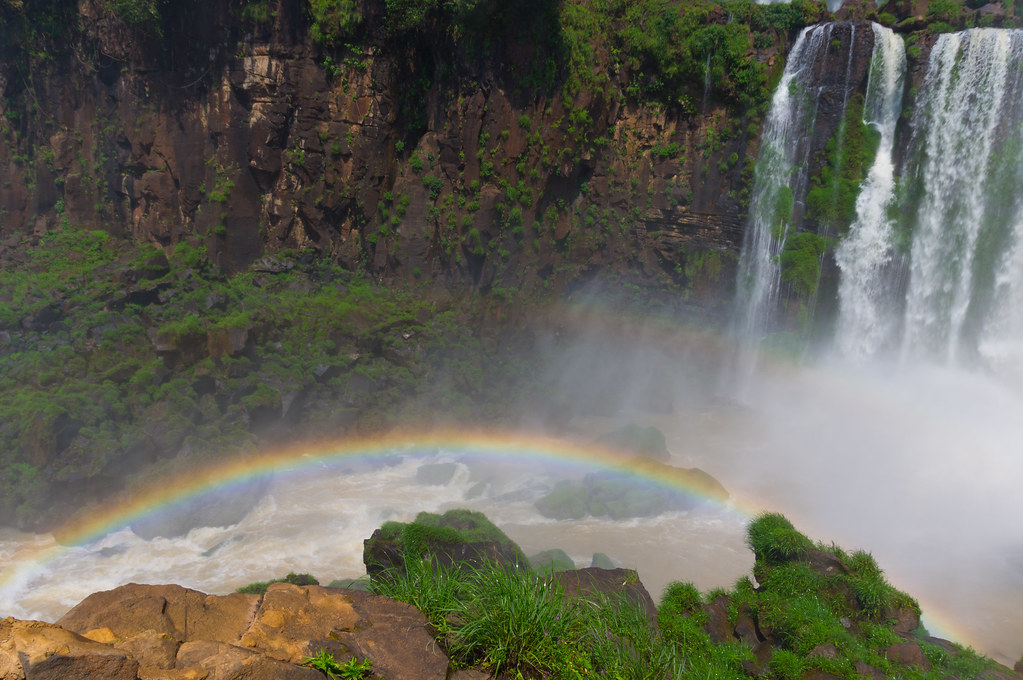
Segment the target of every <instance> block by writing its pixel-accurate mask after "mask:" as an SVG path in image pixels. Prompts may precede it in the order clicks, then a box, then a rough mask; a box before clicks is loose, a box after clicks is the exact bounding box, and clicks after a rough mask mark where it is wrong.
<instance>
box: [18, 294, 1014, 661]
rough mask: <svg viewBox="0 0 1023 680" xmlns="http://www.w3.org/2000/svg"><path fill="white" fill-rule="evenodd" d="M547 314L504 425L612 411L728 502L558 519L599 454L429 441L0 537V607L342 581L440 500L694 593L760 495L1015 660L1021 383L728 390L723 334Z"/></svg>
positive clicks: (855, 380) (737, 545)
mask: <svg viewBox="0 0 1023 680" xmlns="http://www.w3.org/2000/svg"><path fill="white" fill-rule="evenodd" d="M589 302H592V300H591V301H589ZM554 315H555V317H556V318H557V319H558V320H559V321H558V323H557V324H553V325H552V324H549V323H548V322H547V321H544V322H543V323H541V324H540V325H539V326H538V328H539V329H540V330H537V332H536V334H535V336H534V338H535V339H534V341H533V344H532V345H531V350H530V351H531V352H532V358H533V361H534V362H535V365H536V368H537V374H538V375H540V376H543V379H542V381H541V385H542V387H541V388H540V389H541V390H542V391H543V393H542V394H538V397H537V398H538V402H542V403H544V404H560V405H561V407H560V408H559V409H553V410H550V411H548V413H547V416H546V418H545V419H540V418H539V417H538V415H537V414H538V413H539V412H541V411H543V409H542V408H539V407H538V403H534V404H532V405H526V404H510V405H509V410H510V412H511V413H514V411H515V410H517V411H518V412H519V413H520V414H521V415H520V416H519V418H518V420H519V422H520V425H519V426H518V428H517V429H516V428H510V430H509V431H510V432H511V433H512V436H514V433H515V432H516V431H518V432H521V433H522V435H523V436H531V435H533V434H534V433H536V432H538V431H540V430H541V428H542V429H543V431H545V432H547V433H557V436H558V437H561V438H562V439H564V440H565V441H571V442H574V443H579V444H582V445H589V444H591V443H592V442H594V441H595V440H596V439H597V438H598V437H600V436H601V435H603V434H605V433H607V432H609V431H612V430H614V429H615V428H616V427H620V426H621V425H623V424H626V423H636V424H640V425H644V426H645V425H653V426H656V427H658V428H659V429H661V430H662V431H663V432H664V434H665V436H666V440H667V444H668V449H669V451H670V452H671V455H672V460H671V463H672V464H673V465H677V466H681V467H699V468H701V469H703V470H705V471H706V472H708V473H710V474H712V475H713V476H714V477H716V478H717V479H718V480H719V481H720V482H721V483H722V484H723V485H724V486H725V488H726V489H727V490H728V491H729V493H730V495H731V500H730V503H729V505H728V506H727V507H720V506H715V505H712V504H706V505H703V506H700V507H698V508H695V509H693V510H691V511H688V512H671V513H664V514H661V515H657V516H655V517H647V518H633V519H625V520H615V521H613V520H609V519H607V518H606V517H604V518H594V517H587V518H583V519H579V520H571V521H555V520H551V519H547V518H544V517H542V516H541V515H540V514H539V513H538V512H537V510H536V507H535V505H534V504H535V502H536V500H537V499H538V498H540V497H541V496H542V495H543V494H544V493H546V492H548V491H549V490H550V489H551V488H553V486H554V485H555V484H556V483H557V482H559V481H562V480H566V479H569V480H571V479H580V478H581V477H582V476H584V475H585V474H587V473H589V472H593V471H595V470H597V469H599V468H597V467H594V468H592V469H589V468H587V466H586V465H579V464H568V463H566V462H565V461H557V460H551V461H549V462H541V461H536V460H530V462H529V464H528V465H523V464H522V461H521V460H517V459H515V458H509V457H506V456H501V455H499V454H497V453H495V452H494V451H487V450H478V451H462V450H444V449H437V448H432V449H424V450H404V451H395V452H393V455H390V456H377V457H374V458H371V459H353V460H344V459H339V460H337V461H336V462H322V463H316V464H314V465H313V466H312V467H309V466H302V465H300V463H301V461H296V465H295V466H294V467H293V468H288V469H281V470H278V471H276V472H275V474H274V476H273V478H272V480H271V481H270V482H269V483H266V482H264V483H265V485H266V489H265V491H266V493H265V495H263V496H262V497H261V498H260V500H259V501H258V503H257V504H256V505H255V507H254V508H253V509H252V510H251V512H249V513H248V514H247V515H246V516H245V517H244V518H243V519H242V520H241V521H240V522H238V523H237V524H233V525H230V526H227V527H196V528H193V529H192V530H191V531H189V532H188V533H187V534H185V535H183V536H180V537H178V538H154V539H152V540H145V539H142V538H140V537H139V536H138V535H136V534H135V533H133V532H132V530H131V529H130V528H129V527H122V528H120V529H117V530H115V531H113V532H111V533H109V534H107V535H105V536H104V537H102V538H100V539H99V540H97V541H95V542H93V543H90V544H87V545H83V546H77V547H60V546H58V545H57V544H56V543H55V541H54V539H53V538H52V537H50V536H48V535H40V536H36V535H28V534H19V533H16V532H13V531H7V532H6V533H4V534H2V535H0V562H2V563H3V564H4V565H5V572H4V573H3V574H2V576H3V580H2V581H0V583H2V585H0V611H3V612H4V613H5V614H12V615H15V616H21V617H29V618H43V619H51V620H52V619H53V618H55V617H58V616H60V615H61V614H62V613H63V611H65V610H66V609H68V608H70V607H71V606H73V605H74V604H76V603H77V602H78V601H79V600H81V599H82V598H84V597H85V596H86V595H88V594H89V593H91V592H93V591H96V590H103V589H109V588H112V587H115V586H116V585H120V584H122V583H127V582H131V581H135V582H150V583H157V582H174V583H179V584H181V585H185V586H188V587H195V588H198V589H200V590H204V591H206V592H212V593H226V592H230V591H232V590H233V589H234V588H237V587H239V586H242V585H245V584H247V583H250V582H253V581H256V580H265V579H267V578H273V577H280V576H283V575H284V574H285V573H287V572H289V571H296V572H309V573H312V574H313V575H315V576H316V577H317V578H319V579H320V580H321V582H322V583H324V584H326V583H328V582H329V581H330V580H332V579H341V578H356V577H358V576H360V575H362V574H363V573H364V568H363V565H362V541H363V540H364V539H365V538H368V537H369V535H370V534H371V533H372V531H373V529H375V528H377V527H378V526H379V525H380V524H381V523H383V522H384V521H387V520H390V519H394V520H401V521H408V520H411V519H412V518H413V517H414V516H415V514H416V513H418V512H420V511H432V512H439V511H443V510H446V509H450V508H455V507H467V508H471V509H475V510H480V511H483V512H484V513H486V514H487V515H488V517H490V518H491V519H492V520H493V521H494V522H495V523H496V524H498V526H500V527H501V528H502V529H504V530H505V531H506V532H507V533H508V534H509V536H510V537H511V538H512V539H513V540H515V541H517V542H519V543H520V545H521V546H522V547H523V549H524V551H525V552H526V553H527V554H534V553H536V552H539V551H540V550H544V549H548V548H555V547H558V548H562V549H564V550H565V551H566V552H568V554H569V555H570V556H571V557H572V558H573V560H574V561H575V562H576V564H577V566H589V562H590V559H591V557H592V554H593V553H594V552H603V553H606V554H608V555H609V556H611V557H612V559H614V560H615V561H616V563H618V564H619V565H621V566H624V567H629V568H634V569H637V570H638V571H639V575H640V578H641V580H642V581H643V582H644V584H645V585H646V586H647V588H648V589H649V590H650V592H651V593H652V594H653V596H654V597H655V599H656V598H657V597H658V596H659V594H660V592H661V590H662V589H663V587H664V585H665V584H667V583H668V582H670V581H673V580H681V581H691V582H693V583H695V584H696V585H697V586H698V587H699V588H701V589H702V590H704V591H706V590H709V589H711V588H715V587H725V588H728V587H731V586H732V585H733V584H734V582H735V580H736V579H737V578H739V577H741V576H743V575H748V574H749V573H750V571H751V567H752V554H751V553H750V552H749V551H748V550H747V549H746V548H745V545H744V528H745V523H746V522H747V521H748V519H749V517H751V516H752V515H754V514H755V513H757V512H759V511H764V510H770V511H779V512H782V513H784V514H785V515H786V516H788V517H789V518H790V519H791V520H792V521H793V522H794V523H795V525H796V526H797V528H799V529H800V530H802V531H803V532H804V533H806V534H807V535H809V536H810V537H811V538H812V539H814V540H818V541H823V542H824V543H827V544H830V543H832V542H834V543H837V544H838V545H840V546H842V547H844V548H846V549H847V550H856V549H863V550H866V551H868V552H870V553H872V554H873V555H874V556H875V557H876V558H877V560H878V563H879V565H880V566H881V568H882V569H884V570H885V572H886V574H887V575H888V578H889V580H890V581H891V582H892V584H893V585H895V586H896V587H898V588H900V589H902V590H905V591H907V592H908V593H909V594H910V595H912V596H914V597H916V598H918V599H919V600H920V602H921V605H922V607H923V610H924V621H925V624H926V625H928V626H929V628H930V629H931V632H932V633H935V634H939V635H944V636H948V637H951V638H953V639H955V640H957V641H959V642H963V643H965V644H970V645H973V646H974V647H975V648H977V649H978V650H979V651H981V652H983V653H986V654H989V655H992V656H994V657H995V658H998V659H1001V660H1003V661H1005V660H1012V659H1015V658H1016V657H1018V655H1019V652H1020V650H1019V640H1020V639H1023V625H1021V624H1020V622H1019V621H1018V620H1017V619H1016V616H1015V614H1016V612H1017V611H1018V610H1019V608H1020V606H1023V595H1021V593H1023V590H1021V589H1020V588H1019V585H1020V569H1021V568H1023V567H1021V564H1023V536H1021V530H1020V529H1019V528H1018V527H1015V523H1014V522H1013V521H1012V518H1015V517H1016V516H1018V514H1019V512H1020V510H1021V509H1023V508H1021V506H1023V500H1021V499H1020V496H1019V494H1018V493H1016V483H1017V480H1018V479H1020V478H1021V472H1023V470H1021V467H1023V462H1021V461H1020V460H1019V459H1018V456H1017V455H1016V451H1017V450H1018V443H1019V442H1021V441H1023V423H1020V422H1019V418H1018V414H1019V413H1021V412H1023V399H1021V396H1020V393H1019V392H1018V391H1016V390H1014V389H1013V388H1012V387H1011V386H1006V385H1002V384H999V382H998V381H997V380H996V379H995V378H994V377H993V376H991V375H987V374H985V373H984V372H983V371H981V370H960V369H949V368H935V367H930V366H925V365H916V366H910V365H904V364H898V365H896V364H886V363H883V362H880V361H878V362H873V363H863V362H859V363H846V362H842V361H839V360H837V359H832V358H820V357H818V358H815V359H812V360H807V361H805V362H803V363H799V362H796V361H793V360H791V359H778V358H763V357H762V359H761V362H760V368H759V370H758V372H757V373H756V374H755V375H754V376H753V378H752V379H750V380H749V382H748V384H747V387H746V389H744V390H743V392H742V393H741V396H735V394H726V393H723V392H722V391H721V389H720V388H721V378H720V376H721V374H722V373H727V371H724V369H725V367H726V366H725V364H726V363H727V356H728V351H727V349H728V348H729V347H730V345H729V343H728V342H727V341H725V340H724V339H723V338H722V337H721V336H717V335H715V334H713V333H711V332H710V331H708V330H706V329H694V328H691V327H685V326H678V325H672V324H671V323H669V322H668V321H667V320H666V318H642V317H640V316H637V315H630V314H627V313H624V312H622V311H620V310H619V311H618V312H617V313H607V311H606V308H601V307H599V306H597V307H595V306H594V305H592V304H586V305H578V306H573V307H566V308H560V309H558V310H556V312H555V313H554ZM521 349H522V351H525V349H524V348H521ZM540 420H543V422H540ZM437 462H452V463H454V464H455V473H454V475H453V476H452V478H451V479H450V480H448V481H446V482H445V483H442V484H436V485H429V484H423V483H422V482H421V481H418V480H417V472H418V471H419V469H420V468H421V466H422V465H424V464H430V463H437ZM480 482H483V484H482V485H481V484H480ZM481 489H482V490H481Z"/></svg>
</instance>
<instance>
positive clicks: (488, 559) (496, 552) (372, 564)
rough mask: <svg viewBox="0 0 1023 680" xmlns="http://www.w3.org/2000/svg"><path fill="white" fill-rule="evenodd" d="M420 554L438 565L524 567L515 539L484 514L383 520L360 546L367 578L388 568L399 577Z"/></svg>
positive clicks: (452, 513) (456, 513) (422, 515)
mask: <svg viewBox="0 0 1023 680" xmlns="http://www.w3.org/2000/svg"><path fill="white" fill-rule="evenodd" d="M424 556H429V557H430V558H431V559H433V560H435V561H436V562H437V563H438V564H440V565H442V566H462V565H464V566H466V567H468V568H474V567H479V566H482V565H485V564H496V565H508V566H512V567H517V566H520V565H525V564H528V561H527V560H526V557H525V555H524V554H523V553H522V550H521V549H520V548H519V546H518V545H516V544H515V542H514V541H512V540H511V539H510V538H508V536H507V535H506V534H505V533H504V532H503V531H501V530H500V529H498V528H497V527H496V526H494V524H493V523H492V522H491V521H490V520H488V519H487V518H486V516H485V515H483V513H481V512H473V511H470V510H450V511H448V512H446V513H444V514H443V515H435V514H432V513H426V512H421V513H419V515H418V516H416V519H415V521H413V522H409V523H401V522H387V523H385V524H384V525H383V526H382V527H380V528H379V529H377V530H375V531H374V532H373V535H372V536H370V537H369V538H368V539H366V540H365V541H364V542H363V554H362V559H363V563H364V564H365V565H366V573H367V574H369V575H370V577H371V578H376V577H378V576H381V575H383V574H384V573H385V572H387V571H390V570H396V571H397V572H399V573H404V571H405V560H406V559H407V558H415V559H418V558H422V557H424Z"/></svg>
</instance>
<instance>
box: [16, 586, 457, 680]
mask: <svg viewBox="0 0 1023 680" xmlns="http://www.w3.org/2000/svg"><path fill="white" fill-rule="evenodd" d="M321 649H324V650H326V651H328V652H330V653H331V654H333V655H334V657H335V659H336V660H337V661H338V662H344V661H346V660H348V659H350V658H352V657H353V656H354V657H357V658H358V659H359V660H363V659H367V658H369V659H371V660H372V662H373V671H374V673H375V674H376V675H379V676H381V677H385V678H388V680H413V679H415V680H433V679H435V680H443V679H444V678H445V677H446V676H447V671H448V659H447V656H446V655H445V654H444V652H443V651H441V650H440V649H439V648H438V647H437V645H436V644H435V641H434V638H433V636H432V635H431V634H430V631H429V629H428V628H427V624H426V619H425V618H424V617H423V615H422V614H421V613H420V612H419V611H418V610H416V609H414V608H413V607H410V606H408V605H406V604H402V603H400V602H396V601H394V600H391V599H388V598H385V597H381V596H378V595H372V594H370V593H365V592H360V591H346V590H336V589H332V588H321V587H319V586H302V587H300V586H294V585H291V584H288V583H277V584H274V585H271V586H270V587H269V589H267V592H266V595H263V596H260V595H241V594H237V593H236V594H232V595H224V596H221V595H206V594H204V593H201V592H198V591H196V590H190V589H188V588H182V587H181V586H175V585H161V586H148V585H137V584H130V585H126V586H122V587H120V588H116V589H114V590H110V591H105V592H101V593H94V594H93V595H90V596H89V597H87V598H86V599H85V600H83V601H82V602H81V603H79V604H78V605H77V606H76V607H75V608H74V609H72V610H71V611H70V612H68V613H67V614H66V615H65V616H64V617H63V618H61V619H60V620H59V621H58V622H57V624H48V623H40V622H36V621H17V620H14V619H5V620H4V621H3V622H0V680H36V679H37V678H39V679H46V680H48V679H50V678H53V679H54V680H56V679H57V678H64V679H66V678H97V679H98V678H104V679H111V678H112V679H115V680H122V679H123V680H136V678H139V679H141V680H179V679H185V678H195V679H197V680H198V679H199V678H205V679H206V680H242V679H244V680H262V679H266V680H316V679H317V678H322V677H323V675H322V674H321V673H320V672H319V671H315V670H313V669H311V668H307V667H302V666H301V664H302V662H303V661H305V659H306V658H308V657H310V656H312V655H314V654H316V653H317V652H319V651H320V650H321Z"/></svg>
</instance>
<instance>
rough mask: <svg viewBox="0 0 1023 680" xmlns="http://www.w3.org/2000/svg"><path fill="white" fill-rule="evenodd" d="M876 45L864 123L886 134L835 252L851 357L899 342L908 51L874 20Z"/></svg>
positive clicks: (840, 334) (844, 344) (843, 333)
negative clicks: (901, 139) (897, 285)
mask: <svg viewBox="0 0 1023 680" xmlns="http://www.w3.org/2000/svg"><path fill="white" fill-rule="evenodd" d="M873 30H874V50H873V54H872V55H871V66H870V78H869V80H868V83H867V96H866V100H865V102H864V122H866V123H868V124H869V125H871V126H872V127H874V128H875V129H876V130H877V131H878V133H880V141H879V144H878V150H877V155H876V156H875V157H874V163H873V165H872V166H871V168H870V171H869V173H868V174H867V178H866V180H864V182H863V186H862V189H861V191H860V195H859V196H858V197H857V199H856V220H855V221H854V222H853V224H852V225H851V226H850V228H849V233H848V236H847V237H846V238H845V239H844V240H843V241H842V243H841V244H840V245H839V246H838V248H837V250H836V252H835V260H836V262H837V264H838V267H839V269H840V270H841V279H840V282H839V291H838V293H839V305H840V313H839V317H838V326H837V330H836V343H837V345H838V348H839V351H841V352H842V354H844V355H846V356H853V357H864V356H873V355H875V354H876V353H877V352H878V351H879V349H880V348H882V347H884V346H886V345H889V344H890V343H892V342H893V338H894V335H895V329H896V326H897V324H896V319H895V310H894V308H893V302H892V299H891V294H892V289H893V283H894V282H893V279H894V278H896V277H897V276H898V271H899V263H898V259H899V258H898V255H897V253H896V250H895V242H894V233H895V232H894V225H893V224H892V220H891V218H890V217H889V214H888V213H889V209H890V207H891V205H892V202H893V199H894V197H895V162H894V158H893V153H892V151H893V147H894V144H895V126H896V124H897V123H898V122H899V114H900V112H901V110H902V92H903V83H904V81H905V75H906V50H905V45H904V43H903V41H902V38H901V37H899V36H898V35H896V34H895V33H894V32H893V31H892V30H891V29H889V28H885V27H883V26H880V25H878V24H873Z"/></svg>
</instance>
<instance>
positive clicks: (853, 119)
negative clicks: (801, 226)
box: [806, 93, 881, 233]
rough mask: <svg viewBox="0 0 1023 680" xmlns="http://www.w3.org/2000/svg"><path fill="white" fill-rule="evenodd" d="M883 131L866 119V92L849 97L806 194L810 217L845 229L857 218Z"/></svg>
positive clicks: (807, 212)
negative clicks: (858, 200)
mask: <svg viewBox="0 0 1023 680" xmlns="http://www.w3.org/2000/svg"><path fill="white" fill-rule="evenodd" d="M880 142H881V136H880V133H879V132H878V131H877V130H875V129H874V128H873V127H871V126H869V125H867V124H866V123H864V122H863V95H862V94H860V93H856V94H853V95H852V96H851V97H850V98H849V103H848V105H847V106H846V110H845V115H844V116H843V118H842V121H841V123H839V126H838V129H836V130H835V134H834V135H832V137H831V139H829V140H828V143H827V145H826V147H825V153H826V159H825V162H824V163H823V164H822V166H821V171H820V174H819V175H817V176H816V177H814V178H813V179H812V181H811V183H812V186H811V189H810V191H809V192H808V193H807V196H806V208H807V211H806V214H807V217H808V218H809V219H812V220H816V221H818V222H821V223H825V224H828V225H831V226H833V227H835V228H836V229H838V231H839V232H840V233H841V232H844V230H846V229H847V228H848V227H849V225H850V224H851V223H852V221H853V219H854V218H855V217H856V197H857V196H858V195H859V192H860V184H861V183H862V182H863V180H864V178H866V175H867V172H868V170H869V168H870V165H871V164H872V163H873V161H874V156H875V155H877V149H878V145H879V144H880Z"/></svg>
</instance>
